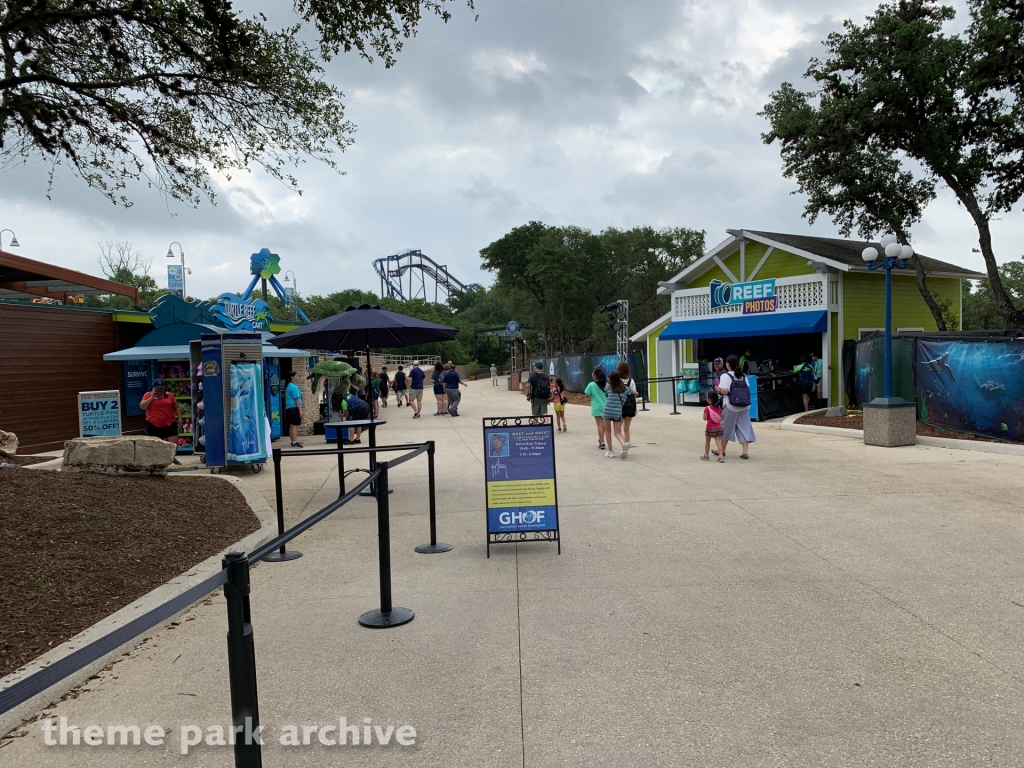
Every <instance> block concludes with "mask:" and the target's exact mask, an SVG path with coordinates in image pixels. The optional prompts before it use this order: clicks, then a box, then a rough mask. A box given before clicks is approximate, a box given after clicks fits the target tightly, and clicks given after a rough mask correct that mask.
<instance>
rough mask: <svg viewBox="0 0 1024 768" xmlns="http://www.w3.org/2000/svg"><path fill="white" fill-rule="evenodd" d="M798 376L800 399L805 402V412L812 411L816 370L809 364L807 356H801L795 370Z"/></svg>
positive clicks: (797, 383)
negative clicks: (812, 394)
mask: <svg viewBox="0 0 1024 768" xmlns="http://www.w3.org/2000/svg"><path fill="white" fill-rule="evenodd" d="M793 373H795V374H796V385H797V387H799V389H800V397H801V398H802V399H803V401H804V410H805V411H809V410H810V409H811V393H812V392H813V391H814V368H813V367H812V366H811V364H810V363H808V362H807V355H800V362H799V363H797V365H796V367H795V368H794V369H793Z"/></svg>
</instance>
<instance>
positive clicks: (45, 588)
mask: <svg viewBox="0 0 1024 768" xmlns="http://www.w3.org/2000/svg"><path fill="white" fill-rule="evenodd" d="M258 528H259V520H258V519H257V518H256V516H255V515H254V514H253V513H252V510H250V509H249V505H248V504H246V502H245V498H244V497H243V496H242V494H241V493H239V492H238V490H237V489H236V488H235V487H234V486H232V485H230V484H229V483H226V482H222V481H218V480H211V479H200V478H194V477H192V478H190V477H175V478H173V479H172V478H169V477H108V476H105V475H93V474H83V473H66V472H49V471H45V470H29V469H13V468H12V469H0V541H3V543H4V551H3V557H0V584H2V585H3V588H2V589H0V677H2V676H3V675H6V674H9V673H10V672H13V671H14V670H16V669H18V668H19V667H21V666H23V665H25V664H27V663H28V662H30V661H31V660H32V659H34V658H36V657H37V656H39V655H40V654H42V653H45V652H46V651H47V650H49V649H50V648H52V647H53V646H55V645H59V644H60V643H62V642H64V641H65V640H68V639H69V638H71V637H73V636H74V635H76V634H78V633H79V632H81V631H82V630H83V629H86V628H87V627H89V626H91V625H92V624H95V623H96V622H97V621H99V620H100V619H103V618H105V617H106V616H109V615H110V614H111V613H113V612H114V611H116V610H118V609H120V608H123V607H124V606H126V605H128V604H129V603H131V602H132V601H133V600H136V599H138V598H139V597H141V596H142V595H144V594H146V593H147V592H149V591H150V590H152V589H155V588H156V587H158V586H160V585H161V584H163V583H165V582H167V581H169V580H170V579H172V578H175V577H176V576H179V575H181V574H182V573H184V572H185V571H187V570H188V569H189V568H191V567H193V566H194V565H196V564H197V563H200V562H202V561H203V560H205V559H206V558H208V557H210V556H211V555H214V554H216V553H217V552H220V551H221V550H223V549H224V548H225V547H228V546H230V545H231V544H233V543H234V542H236V541H238V540H239V539H242V538H244V537H245V536H247V535H248V534H250V533H252V532H253V531H255V530H257V529H258Z"/></svg>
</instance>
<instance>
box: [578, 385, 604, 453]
mask: <svg viewBox="0 0 1024 768" xmlns="http://www.w3.org/2000/svg"><path fill="white" fill-rule="evenodd" d="M591 376H592V377H593V379H594V380H593V381H592V382H590V383H589V384H587V388H586V389H584V390H583V394H585V395H590V415H591V416H593V417H594V421H596V422H597V445H598V447H599V448H600V449H601V450H602V451H603V450H605V442H604V404H605V403H606V402H607V401H608V394H607V393H606V392H605V391H604V388H605V385H606V384H607V383H608V377H607V376H606V375H605V372H604V368H595V369H594V372H593V374H591Z"/></svg>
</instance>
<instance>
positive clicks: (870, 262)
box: [861, 235, 914, 404]
mask: <svg viewBox="0 0 1024 768" xmlns="http://www.w3.org/2000/svg"><path fill="white" fill-rule="evenodd" d="M879 244H880V245H881V246H882V248H883V249H884V251H885V258H884V259H883V260H882V261H881V262H878V261H877V259H878V249H877V248H875V247H874V246H868V247H867V248H865V249H864V251H863V252H862V253H861V258H863V259H864V261H865V262H866V263H867V267H868V269H870V270H872V271H874V270H876V269H884V270H885V396H884V402H885V403H886V404H893V403H895V401H896V400H897V399H898V400H899V402H901V403H902V402H903V399H902V398H896V399H894V398H893V396H892V271H893V270H894V269H906V268H907V261H908V260H909V259H910V257H911V256H913V255H914V249H913V248H912V247H911V246H909V245H900V244H899V243H898V242H897V241H896V236H895V235H886V236H885V237H883V238H882V239H881V240H880V241H879Z"/></svg>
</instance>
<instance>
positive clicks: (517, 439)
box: [483, 416, 562, 557]
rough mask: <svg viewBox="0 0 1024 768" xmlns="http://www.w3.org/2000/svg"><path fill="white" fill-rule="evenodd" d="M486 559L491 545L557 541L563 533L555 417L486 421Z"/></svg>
mask: <svg viewBox="0 0 1024 768" xmlns="http://www.w3.org/2000/svg"><path fill="white" fill-rule="evenodd" d="M483 426H484V456H485V459H486V461H485V465H484V466H485V472H486V476H485V478H484V486H485V489H486V491H487V556H488V557H490V556H491V544H508V543H517V542H522V541H553V542H556V543H557V544H558V554H562V541H561V537H560V535H559V530H558V493H557V485H556V482H555V426H554V417H553V416H538V417H530V416H520V417H501V418H496V417H488V418H485V419H484V420H483Z"/></svg>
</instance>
